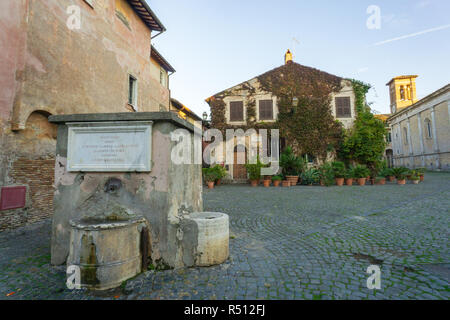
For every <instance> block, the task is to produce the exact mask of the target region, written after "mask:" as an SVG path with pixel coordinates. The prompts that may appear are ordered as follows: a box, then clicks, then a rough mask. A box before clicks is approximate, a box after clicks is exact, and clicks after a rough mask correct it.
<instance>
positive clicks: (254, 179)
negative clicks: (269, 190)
mask: <svg viewBox="0 0 450 320" xmlns="http://www.w3.org/2000/svg"><path fill="white" fill-rule="evenodd" d="M262 167H263V164H262V163H261V161H260V160H259V157H257V159H256V162H255V163H247V164H246V165H245V168H246V169H247V173H248V177H249V179H250V183H251V185H252V187H257V186H258V184H259V180H260V179H261V168H262Z"/></svg>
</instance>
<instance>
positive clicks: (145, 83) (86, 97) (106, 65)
mask: <svg viewBox="0 0 450 320" xmlns="http://www.w3.org/2000/svg"><path fill="white" fill-rule="evenodd" d="M73 5H75V6H78V8H79V9H80V23H81V24H80V29H73V30H71V29H70V28H69V27H68V21H69V20H70V19H69V18H70V16H71V15H72V14H73V13H74V12H73V11H72V12H70V10H68V9H69V7H70V6H73ZM0 30H1V32H0V187H1V186H8V185H13V184H14V185H17V184H20V185H25V184H27V181H26V180H27V179H30V178H32V179H33V180H35V181H36V186H31V188H34V189H35V190H31V194H32V195H31V201H32V205H31V207H32V208H34V207H35V203H36V201H37V202H42V205H41V206H40V207H37V208H36V219H37V218H38V217H37V215H38V212H37V211H39V210H40V211H41V214H42V217H41V218H46V217H48V214H49V212H50V211H51V206H52V203H51V201H48V197H49V194H50V193H52V192H53V190H52V189H51V184H52V182H51V181H50V180H51V179H52V176H53V175H51V176H50V175H47V171H48V170H47V169H48V168H47V167H49V166H50V167H52V168H53V166H54V165H53V164H52V163H51V161H53V160H54V159H55V146H56V134H55V132H56V128H55V126H54V125H51V124H49V123H48V121H47V117H48V116H49V115H55V114H74V113H93V112H129V111H135V110H136V109H137V110H136V111H159V110H160V109H161V108H162V107H161V106H164V108H165V109H166V110H168V109H169V90H168V88H165V87H163V86H162V85H161V84H160V83H159V78H155V77H152V75H151V66H152V62H151V59H150V56H151V35H152V34H151V30H150V29H149V27H148V26H147V25H146V24H145V23H144V22H143V20H142V19H141V17H139V16H138V14H137V13H136V11H135V10H134V9H133V8H132V7H131V6H130V4H129V1H127V0H102V1H94V2H93V6H92V7H91V6H90V5H88V4H87V3H86V2H85V1H83V0H45V1H42V0H2V1H0ZM129 75H132V76H133V77H135V78H136V79H137V103H136V106H135V108H134V109H135V110H133V107H132V106H130V105H129V104H128V91H129V82H128V81H129ZM29 160H33V161H36V162H35V163H30V162H29ZM59 160H61V161H63V160H64V159H59ZM39 161H40V162H39ZM43 161H44V162H43ZM45 161H46V162H45ZM41 163H45V164H46V170H45V172H46V175H45V177H43V178H42V174H41V173H39V172H37V173H36V175H35V176H32V170H33V168H34V167H37V166H39V165H40V164H41ZM47 164H49V165H47ZM24 167H27V168H28V169H29V170H30V172H29V173H27V174H26V175H21V174H20V175H14V170H16V169H17V168H24ZM21 170H22V169H21ZM64 179H67V177H65V178H64ZM49 181H50V182H49ZM64 181H65V180H64ZM64 181H63V182H64ZM58 183H59V182H58V181H57V182H56V184H58ZM38 185H41V186H40V187H38ZM38 189H39V190H38ZM44 202H48V203H47V206H46V207H45V208H44ZM48 208H50V209H49V210H48ZM22 211H23V212H22V213H20V210H15V211H14V212H15V213H17V214H19V215H20V216H16V217H15V219H16V220H21V221H23V222H24V223H23V224H26V223H29V222H32V221H28V220H27V217H26V214H27V213H26V212H25V210H22ZM10 213H11V212H2V214H5V215H8V214H10ZM33 221H34V220H33ZM12 227H17V225H16V224H11V225H7V224H4V225H0V230H2V229H4V228H6V229H7V228H12Z"/></svg>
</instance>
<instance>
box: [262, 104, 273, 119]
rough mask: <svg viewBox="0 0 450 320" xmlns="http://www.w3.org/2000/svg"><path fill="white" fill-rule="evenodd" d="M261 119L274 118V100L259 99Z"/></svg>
mask: <svg viewBox="0 0 450 320" xmlns="http://www.w3.org/2000/svg"><path fill="white" fill-rule="evenodd" d="M259 120H273V101H272V100H259Z"/></svg>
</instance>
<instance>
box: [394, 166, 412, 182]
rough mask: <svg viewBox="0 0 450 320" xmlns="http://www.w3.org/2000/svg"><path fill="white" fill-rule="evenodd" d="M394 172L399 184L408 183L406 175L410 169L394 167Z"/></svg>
mask: <svg viewBox="0 0 450 320" xmlns="http://www.w3.org/2000/svg"><path fill="white" fill-rule="evenodd" d="M392 173H393V175H394V176H395V178H396V179H397V184H399V185H404V184H406V175H407V174H408V173H409V169H408V168H405V167H398V168H393V169H392Z"/></svg>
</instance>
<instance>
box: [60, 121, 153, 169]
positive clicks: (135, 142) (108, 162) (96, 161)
mask: <svg viewBox="0 0 450 320" xmlns="http://www.w3.org/2000/svg"><path fill="white" fill-rule="evenodd" d="M67 126H68V127H69V134H68V144H67V170H68V171H69V172H73V171H90V172H92V171H97V172H117V171H120V172H149V171H151V143H152V122H151V121H146V122H136V121H134V122H132V121H128V122H125V121H123V122H81V123H68V124H67Z"/></svg>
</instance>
